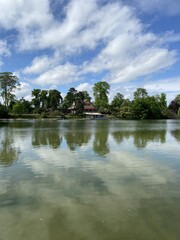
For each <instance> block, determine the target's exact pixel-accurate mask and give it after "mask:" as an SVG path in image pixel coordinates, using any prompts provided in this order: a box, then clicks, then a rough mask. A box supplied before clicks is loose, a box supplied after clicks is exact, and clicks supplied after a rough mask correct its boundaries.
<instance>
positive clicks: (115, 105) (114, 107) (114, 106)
mask: <svg viewBox="0 0 180 240" xmlns="http://www.w3.org/2000/svg"><path fill="white" fill-rule="evenodd" d="M123 102H124V96H123V95H122V94H121V93H117V94H116V95H115V96H114V98H113V100H112V102H111V112H112V113H113V114H117V113H118V112H119V110H120V107H121V105H122V104H123Z"/></svg>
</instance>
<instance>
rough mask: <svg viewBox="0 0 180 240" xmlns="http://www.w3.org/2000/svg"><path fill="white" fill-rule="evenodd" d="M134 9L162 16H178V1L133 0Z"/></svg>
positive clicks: (179, 5) (179, 6)
mask: <svg viewBox="0 0 180 240" xmlns="http://www.w3.org/2000/svg"><path fill="white" fill-rule="evenodd" d="M133 2H134V3H135V5H136V7H139V8H140V9H141V10H142V11H144V12H146V13H154V12H159V13H160V14H162V15H172V16H174V15H178V14H180V4H179V0H166V1H164V0H151V1H145V0H133Z"/></svg>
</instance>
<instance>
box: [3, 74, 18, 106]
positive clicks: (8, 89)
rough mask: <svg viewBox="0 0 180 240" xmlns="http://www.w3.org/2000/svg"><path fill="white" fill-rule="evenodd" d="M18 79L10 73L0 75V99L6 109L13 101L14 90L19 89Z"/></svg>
mask: <svg viewBox="0 0 180 240" xmlns="http://www.w3.org/2000/svg"><path fill="white" fill-rule="evenodd" d="M19 86H20V84H19V82H18V77H17V76H15V75H13V73H11V72H1V73H0V89H1V97H2V99H3V101H4V105H5V107H8V106H9V104H10V102H11V101H13V100H14V99H15V95H14V93H13V92H14V90H15V89H16V88H17V87H19Z"/></svg>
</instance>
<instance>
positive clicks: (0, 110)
mask: <svg viewBox="0 0 180 240" xmlns="http://www.w3.org/2000/svg"><path fill="white" fill-rule="evenodd" d="M6 117H8V111H7V109H6V107H5V106H3V105H2V104H0V118H6Z"/></svg>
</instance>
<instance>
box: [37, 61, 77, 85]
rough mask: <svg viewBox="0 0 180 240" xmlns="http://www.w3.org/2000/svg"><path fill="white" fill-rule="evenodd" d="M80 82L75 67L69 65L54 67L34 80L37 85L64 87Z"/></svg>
mask: <svg viewBox="0 0 180 240" xmlns="http://www.w3.org/2000/svg"><path fill="white" fill-rule="evenodd" d="M78 80H80V72H79V69H78V67H77V66H75V65H72V64H70V63H66V64H64V65H59V66H56V67H54V68H52V69H50V70H48V71H46V72H44V73H42V74H41V75H40V76H39V77H38V78H36V79H35V81H34V82H35V83H36V84H39V85H42V86H43V85H52V84H54V85H65V84H67V83H70V82H75V81H78Z"/></svg>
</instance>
